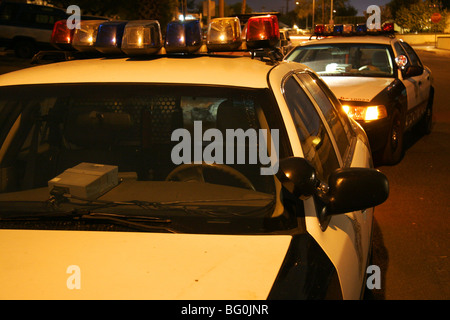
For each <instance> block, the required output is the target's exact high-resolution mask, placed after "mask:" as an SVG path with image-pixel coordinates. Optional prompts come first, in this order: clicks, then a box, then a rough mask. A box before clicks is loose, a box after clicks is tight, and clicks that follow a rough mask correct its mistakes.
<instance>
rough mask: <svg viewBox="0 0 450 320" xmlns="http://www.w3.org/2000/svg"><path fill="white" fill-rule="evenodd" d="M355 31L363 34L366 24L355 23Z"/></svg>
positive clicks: (365, 31) (365, 30)
mask: <svg viewBox="0 0 450 320" xmlns="http://www.w3.org/2000/svg"><path fill="white" fill-rule="evenodd" d="M355 33H356V34H357V35H364V34H366V33H367V25H366V24H365V23H359V24H357V25H356V29H355Z"/></svg>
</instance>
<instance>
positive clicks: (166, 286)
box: [0, 230, 291, 300]
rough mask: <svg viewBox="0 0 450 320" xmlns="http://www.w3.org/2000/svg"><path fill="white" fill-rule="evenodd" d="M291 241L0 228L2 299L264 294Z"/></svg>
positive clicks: (259, 296) (288, 238) (243, 296)
mask: <svg viewBox="0 0 450 320" xmlns="http://www.w3.org/2000/svg"><path fill="white" fill-rule="evenodd" d="M12 239H14V241H11V240H12ZM290 241H291V236H229V235H192V234H158V233H134V232H92V231H89V232H87V231H41V230H0V256H1V257H2V263H1V264H0V283H1V284H2V289H1V290H0V299H156V300H165V299H172V300H175V299H183V300H184V299H189V300H191V299H205V297H207V298H208V299H243V300H246V299H266V298H267V295H268V294H269V292H270V289H271V288H272V285H273V282H274V280H275V278H276V276H277V274H278V271H279V269H280V266H281V264H282V262H283V259H284V257H285V255H286V251H287V249H288V247H289V244H290ZM70 266H76V267H78V268H79V273H78V274H75V271H71V269H70V268H69V267H70ZM76 276H79V278H78V279H75V278H76ZM77 281H78V284H79V288H76V287H72V286H71V285H72V284H77Z"/></svg>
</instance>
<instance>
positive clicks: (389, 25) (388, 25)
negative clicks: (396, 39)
mask: <svg viewBox="0 0 450 320" xmlns="http://www.w3.org/2000/svg"><path fill="white" fill-rule="evenodd" d="M381 28H382V30H383V32H386V33H394V23H393V22H385V23H383V25H382V26H381Z"/></svg>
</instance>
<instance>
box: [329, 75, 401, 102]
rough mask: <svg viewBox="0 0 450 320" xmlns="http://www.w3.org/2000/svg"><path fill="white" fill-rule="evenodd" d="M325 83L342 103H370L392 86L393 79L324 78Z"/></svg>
mask: <svg viewBox="0 0 450 320" xmlns="http://www.w3.org/2000/svg"><path fill="white" fill-rule="evenodd" d="M321 78H322V79H323V81H325V82H326V84H327V85H328V86H329V87H330V89H331V90H333V93H334V94H335V95H336V98H338V99H339V100H342V101H361V102H370V101H371V100H372V99H373V98H374V97H375V96H376V95H377V94H378V93H380V92H381V91H382V90H383V89H384V88H386V87H387V86H388V85H390V84H391V83H392V82H393V81H394V79H393V78H375V77H342V76H336V77H332V76H323V77H321Z"/></svg>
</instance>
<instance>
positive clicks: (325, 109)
mask: <svg viewBox="0 0 450 320" xmlns="http://www.w3.org/2000/svg"><path fill="white" fill-rule="evenodd" d="M297 76H298V77H299V79H300V80H301V81H302V83H303V84H304V85H305V87H306V89H308V91H309V92H310V94H311V95H312V97H313V98H314V100H316V103H317V105H318V106H319V108H320V110H321V111H322V114H323V116H324V118H325V120H326V122H327V123H328V126H329V127H330V130H331V132H332V133H333V135H334V138H335V139H336V144H337V148H338V149H339V152H340V154H341V156H344V155H345V154H346V152H347V149H348V148H349V146H350V141H349V138H348V136H347V134H346V132H345V130H344V126H343V124H342V122H341V120H340V118H339V116H338V113H337V112H336V109H335V108H334V106H333V104H332V103H331V101H330V99H329V98H328V96H327V95H326V94H325V93H324V91H323V90H322V88H320V87H319V85H318V83H317V82H318V79H317V78H315V79H314V78H313V77H312V76H311V75H310V74H308V73H301V74H298V75H297Z"/></svg>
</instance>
